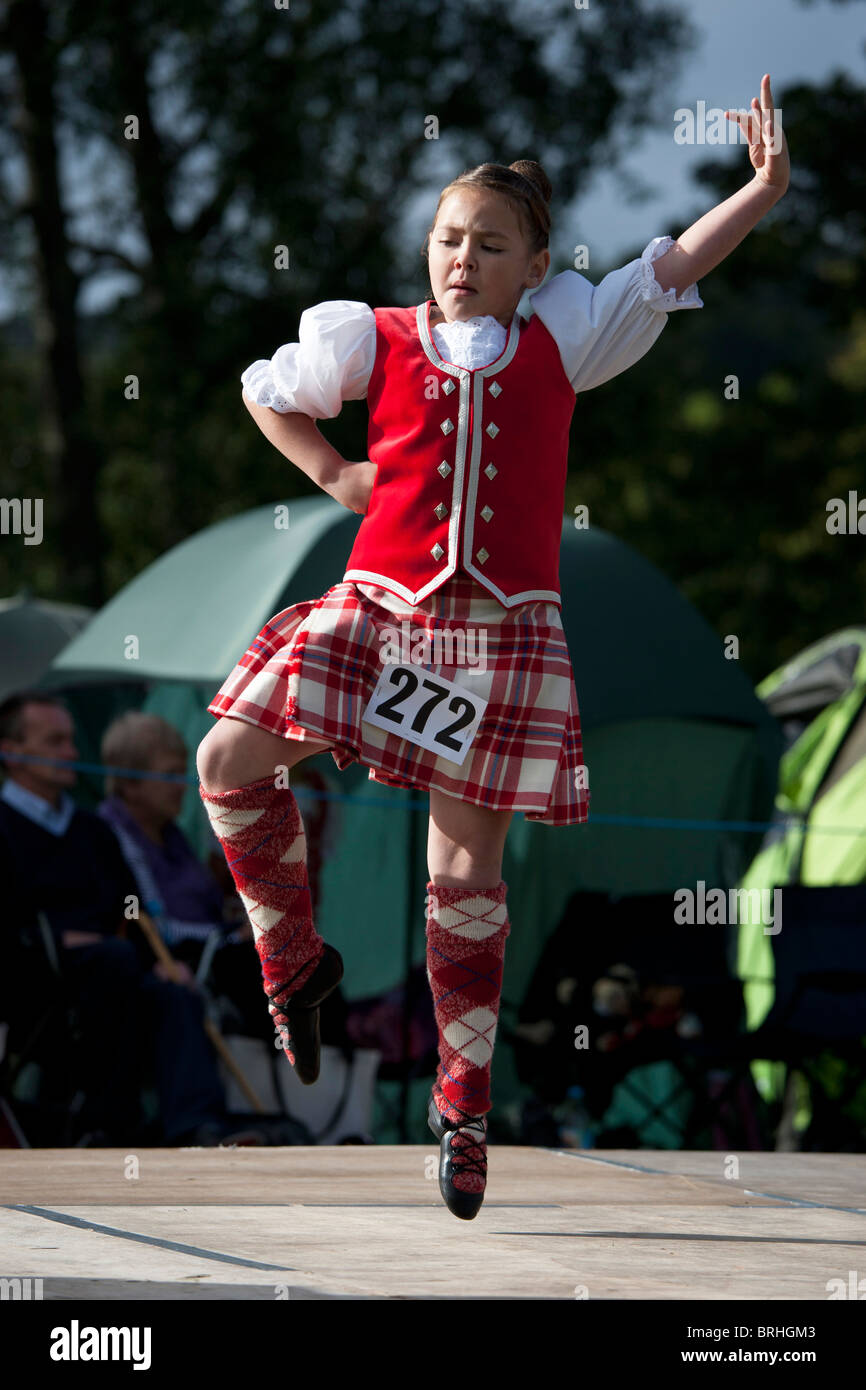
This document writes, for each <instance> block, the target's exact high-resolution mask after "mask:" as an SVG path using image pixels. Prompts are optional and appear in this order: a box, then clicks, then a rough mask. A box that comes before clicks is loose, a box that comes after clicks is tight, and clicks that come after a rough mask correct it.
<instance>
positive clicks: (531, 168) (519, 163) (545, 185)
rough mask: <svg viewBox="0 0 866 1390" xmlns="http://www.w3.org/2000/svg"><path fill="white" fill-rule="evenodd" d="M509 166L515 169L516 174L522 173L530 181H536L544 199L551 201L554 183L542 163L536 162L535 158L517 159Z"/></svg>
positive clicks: (547, 201) (536, 185)
mask: <svg viewBox="0 0 866 1390" xmlns="http://www.w3.org/2000/svg"><path fill="white" fill-rule="evenodd" d="M508 167H509V169H513V170H514V172H515V174H522V175H523V177H524V178H525V179H528V180H529V182H530V183H534V184H535V187H536V188H537V189H538V191H539V193H540V194H541V196H542V198H543V199H544V201H545V202H546V203H549V202H550V199H551V197H552V196H553V185H552V184H551V182H550V179H549V178H548V177H547V175H546V174H545V172H544V170H543V169H542V167H541V165H540V164H538V163H536V161H535V160H534V159H516V160H515V161H514V163H513V164H509V166H508Z"/></svg>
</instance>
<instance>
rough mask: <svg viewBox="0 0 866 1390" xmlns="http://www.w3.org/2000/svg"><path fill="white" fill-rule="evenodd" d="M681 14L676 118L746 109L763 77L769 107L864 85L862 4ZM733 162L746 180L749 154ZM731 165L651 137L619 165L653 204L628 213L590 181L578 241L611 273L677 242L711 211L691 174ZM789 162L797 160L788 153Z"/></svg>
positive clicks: (760, 1)
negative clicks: (683, 34) (845, 77)
mask: <svg viewBox="0 0 866 1390" xmlns="http://www.w3.org/2000/svg"><path fill="white" fill-rule="evenodd" d="M592 3H593V0H590V4H592ZM683 8H684V10H685V11H686V12H687V13H688V15H689V17H690V19H691V22H692V24H693V25H694V26H695V28H696V29H698V30H699V31H700V38H699V41H698V43H697V45H696V47H695V48H694V49H693V50H692V52H691V53H687V54H686V55H685V56H684V57H683V58H682V60H681V64H682V65H681V67H680V69H679V71H678V73H677V74H676V76H675V77H674V78H673V80H672V82H671V84H670V87H671V92H672V94H673V97H674V109H676V108H677V107H689V108H691V109H692V110H695V109H696V107H697V102H698V101H699V100H702V101H704V102H706V106H707V108H710V107H721V108H722V109H724V108H726V107H729V108H734V107H737V108H745V107H748V105H749V103H750V102H751V99H752V97H753V96H755V97H760V94H761V77H762V76H763V74H764V73H765V72H768V73H769V74H770V83H771V85H772V88H773V96H774V98H775V100H776V101H777V102H778V101H780V97H781V94H782V91H783V89H784V88H785V87H786V86H787V85H788V84H789V83H792V82H797V81H803V80H805V81H808V82H810V83H822V82H824V81H826V79H827V78H828V77H829V76H830V75H831V73H833V72H834V71H837V70H839V69H842V70H845V71H847V72H849V73H851V75H852V76H853V77H855V78H856V79H857V80H858V81H859V82H864V81H866V52H864V46H866V4H864V3H863V0H852V3H850V4H848V5H835V4H832V3H830V0H815V3H814V4H811V5H801V4H799V3H798V0H724V3H723V4H719V3H717V2H716V0H690V3H688V2H687V3H686V4H684V6H683ZM781 104H782V121H783V124H784V102H782V103H781ZM729 124H730V125H731V126H733V122H732V121H731V122H729ZM738 154H739V157H740V158H741V159H742V167H743V175H744V180H745V179H748V178H749V177H751V174H752V166H751V164H750V163H749V154H748V149H747V147H746V146H745V145H742V146H740V147H738ZM732 157H733V154H732V153H729V152H726V151H725V150H724V148H723V147H720V146H707V145H703V146H700V145H677V144H675V143H674V139H673V130H672V129H671V130H668V131H664V132H662V131H658V130H653V131H651V132H649V133H648V134H647V135H646V136H645V137H644V138H642V139H640V140H638V141H636V143H635V146H634V149H633V150H631V151H630V152H629V155H628V157H627V158H626V159H625V160H624V161H623V163H624V167H625V168H629V169H633V170H634V172H635V174H637V175H638V176H639V177H640V179H641V182H642V183H645V184H647V185H649V186H650V187H652V189H653V190H654V193H653V196H652V197H650V198H649V199H648V200H647V201H646V202H643V203H639V204H636V205H634V206H630V205H629V204H628V203H626V202H624V200H623V190H622V186H621V183H620V182H619V180H618V177H617V176H616V175H614V174H609V173H607V172H604V173H598V174H597V175H596V176H595V178H594V179H593V181H592V184H591V186H590V187H589V189H587V190H585V191H584V193H583V195H582V197H581V199H580V206H579V209H578V211H579V227H578V229H577V234H576V235H577V236H578V237H579V240H580V241H581V242H583V243H585V244H586V245H588V246H590V247H591V248H593V249H594V250H595V249H596V248H604V252H605V254H604V259H605V260H606V261H609V262H610V263H614V262H617V261H619V260H625V259H626V256H627V255H628V254H630V253H631V250H632V248H633V247H634V246H635V244H636V243H637V242H641V241H642V242H647V241H649V240H650V238H651V237H654V236H663V235H665V234H668V235H670V236H677V235H678V234H679V233H680V232H682V231H684V230H685V227H684V226H682V225H680V223H679V222H678V221H677V218H678V217H682V216H684V215H686V214H687V213H688V212H689V211H692V210H694V209H695V208H697V210H698V213H699V214H700V212H702V211H706V210H707V208H708V207H709V206H711V205H712V202H711V199H712V195H711V194H708V190H706V189H702V188H701V187H700V185H699V184H696V183H695V182H694V181H693V180H692V178H691V174H690V171H691V169H692V168H693V167H694V166H695V165H697V164H700V163H702V162H704V161H705V160H707V159H713V158H732ZM791 159H792V162H794V161H795V160H796V151H792V153H791ZM703 200H707V203H706V207H704V206H703V205H702V204H703ZM585 273H586V274H587V275H588V277H589V279H591V280H593V281H595V280H596V279H597V278H598V277H597V276H596V275H595V273H594V272H593V271H591V270H588V271H587V272H585Z"/></svg>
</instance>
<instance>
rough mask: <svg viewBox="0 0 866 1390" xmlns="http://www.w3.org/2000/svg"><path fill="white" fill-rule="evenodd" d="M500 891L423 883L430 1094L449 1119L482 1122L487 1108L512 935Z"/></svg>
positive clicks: (499, 887)
mask: <svg viewBox="0 0 866 1390" xmlns="http://www.w3.org/2000/svg"><path fill="white" fill-rule="evenodd" d="M506 892H507V885H506V884H505V882H504V880H500V882H499V883H498V884H497V885H496V886H495V887H493V888H464V887H459V888H456V887H453V886H450V885H444V884H435V883H428V884H427V979H428V980H429V981H430V989H431V991H432V993H433V1008H434V1012H435V1015H436V1025H437V1028H438V1031H439V1065H438V1067H437V1069H436V1084H435V1085H434V1088H433V1094H434V1097H435V1099H436V1105H437V1107H438V1109H439V1111H440V1114H442V1115H444V1116H445V1117H446V1119H448V1120H453V1121H457V1120H460V1119H462V1118H463V1117H464V1115H467V1114H468V1115H485V1114H486V1113H487V1111H488V1110H490V1108H491V1102H490V1069H491V1062H492V1058H493V1044H494V1039H495V1036H496V1026H497V1023H498V1020H499V1000H500V996H501V993H502V969H503V962H504V958H505V940H506V937H507V936H508V934H509V932H510V930H511V925H510V923H509V921H508V912H507V908H506V905H505V898H506ZM461 1112H462V1113H461Z"/></svg>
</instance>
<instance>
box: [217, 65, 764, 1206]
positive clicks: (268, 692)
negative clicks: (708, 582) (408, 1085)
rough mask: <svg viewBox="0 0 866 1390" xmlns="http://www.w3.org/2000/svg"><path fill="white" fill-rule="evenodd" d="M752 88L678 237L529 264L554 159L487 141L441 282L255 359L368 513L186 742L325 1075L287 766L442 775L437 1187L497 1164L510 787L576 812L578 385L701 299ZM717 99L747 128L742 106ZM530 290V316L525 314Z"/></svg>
mask: <svg viewBox="0 0 866 1390" xmlns="http://www.w3.org/2000/svg"><path fill="white" fill-rule="evenodd" d="M752 106H753V113H754V108H757V111H756V113H754V114H756V115H757V116H758V117H761V116H762V117H763V124H762V125H761V126H760V130H759V132H758V133H757V134H754V133H753V135H752V139H753V143H752V145H751V146H750V157H751V161H752V164H753V166H754V168H755V175H754V178H753V179H752V180H751V182H750V183H749V184H747V185H746V186H745V187H744V188H742V189H740V191H739V192H738V193H736V194H735V195H734V196H733V197H731V198H728V199H727V200H726V201H725V202H724V203H722V204H720V205H719V206H718V207H717V208H714V209H713V210H712V211H711V212H709V213H707V214H706V215H705V216H704V217H702V218H701V219H700V220H699V221H698V222H696V223H695V225H694V226H693V227H690V228H689V229H688V231H687V232H685V233H683V235H682V236H681V237H680V238H679V239H678V241H674V240H673V239H672V238H671V237H669V236H662V237H654V238H653V240H652V241H651V242H650V243H649V245H648V246H647V247H646V249H645V250H644V252H643V254H642V255H641V256H640V257H638V258H636V259H635V260H633V261H630V262H629V264H628V265H626V266H624V267H623V268H622V269H620V270H615V271H612V272H611V273H610V274H609V275H607V276H606V277H605V278H604V279H603V280H602V281H601V283H600V284H599V285H598V287H597V288H593V286H592V285H591V283H590V282H589V281H588V280H587V279H585V278H584V277H583V276H582V275H579V274H578V273H577V272H576V271H573V270H566V271H563V272H562V273H561V274H559V275H557V276H555V277H554V278H553V279H552V280H551V281H550V282H549V283H548V284H547V285H545V286H544V288H539V286H541V282H542V281H543V280H544V277H545V274H546V272H547V269H548V266H549V262H550V253H549V251H548V249H547V246H548V233H549V227H550V218H549V211H548V201H549V198H550V194H551V188H550V184H549V183H548V180H547V178H546V176H545V174H544V171H543V170H542V169H541V167H540V166H539V165H538V164H536V163H534V162H532V161H529V160H519V161H517V162H516V163H514V164H512V165H511V166H510V167H508V168H506V167H504V166H502V165H498V164H482V165H480V166H479V167H478V168H476V169H473V170H470V171H467V172H466V173H463V174H461V175H460V177H459V178H457V179H455V180H454V182H453V183H450V184H449V185H448V186H447V187H446V188H445V189H444V190H443V192H442V193H441V195H440V198H439V204H438V207H437V210H436V215H435V218H434V222H433V225H432V226H431V228H430V231H429V232H428V236H427V242H426V244H425V251H426V254H427V260H428V268H429V274H430V284H431V290H432V294H431V297H430V298H429V299H428V300H427V301H426V302H424V303H422V304H419V305H417V306H415V307H412V308H385V309H375V310H374V309H371V308H370V307H369V306H368V305H366V304H361V303H357V302H354V301H350V300H335V301H334V300H331V301H326V302H324V303H320V304H317V305H314V306H313V307H312V308H310V309H307V310H306V311H305V312H304V313H303V314H302V315H301V320H300V329H299V340H298V342H293V343H288V344H286V345H284V346H283V347H281V348H279V349H278V351H277V352H276V353H275V355H274V357H273V358H272V359H271V360H270V361H267V360H264V359H262V360H258V361H256V362H254V363H253V364H252V366H250V367H249V368H248V369H247V370H246V371H245V372H244V373H243V376H242V378H241V380H242V382H243V386H244V400H245V403H246V405H247V408H248V409H249V411H250V413H251V414H252V415H253V418H254V419H255V420H256V423H257V424H258V425H259V427H260V428H261V429H262V431H263V433H264V434H265V435H266V437H267V438H268V439H269V440H271V442H272V443H273V444H274V445H275V446H276V447H277V448H278V449H280V450H281V452H282V453H284V454H285V455H286V456H287V457H288V458H289V459H291V460H292V461H293V462H294V463H296V464H297V465H298V467H300V468H301V469H303V471H304V472H305V473H307V474H308V475H309V476H310V477H311V478H313V479H314V480H315V481H316V482H317V483H318V484H319V486H320V487H321V488H322V489H323V490H324V491H325V492H327V493H329V494H330V495H331V496H332V497H334V498H335V499H336V500H337V501H338V502H340V503H342V505H343V506H345V507H348V508H349V509H350V510H351V511H354V512H356V513H362V514H364V521H363V522H362V524H361V526H360V529H359V530H358V534H357V538H356V540H355V544H354V547H353V549H352V552H351V554H350V556H349V560H348V565H347V568H346V572H345V574H344V576H343V581H342V582H341V583H339V584H336V585H335V586H334V587H332V588H331V589H329V590H328V591H327V593H326V594H324V595H323V597H322V598H320V599H318V600H315V601H310V602H304V603H299V604H295V605H293V606H292V607H290V608H287V609H284V610H283V611H282V612H280V613H278V614H276V615H275V616H274V617H273V618H271V619H270V621H269V622H267V623H266V624H265V626H264V627H263V628H262V630H261V632H260V633H259V634H258V636H257V637H256V638H255V640H254V641H253V642H252V644H251V645H250V647H249V648H248V650H247V651H246V653H245V654H244V655H243V656H242V657H241V659H240V661H239V662H238V664H237V666H236V667H235V669H234V670H233V671H232V672H231V674H230V675H229V676H228V678H227V679H226V681H225V682H224V683H223V685H222V686H221V687H220V689H219V691H218V692H217V694H216V695H215V696H214V698H213V700H212V701H211V703H210V704H209V705H208V709H209V711H210V712H211V713H212V714H214V715H216V716H218V717H219V718H218V723H217V724H216V725H215V726H214V728H213V729H212V730H211V731H210V732H209V733H208V735H207V737H206V738H205V739H204V740H203V741H202V743H201V745H200V747H199V752H198V771H199V776H200V778H201V788H200V794H201V798H202V801H203V803H204V806H205V808H206V810H207V813H208V815H209V817H210V819H211V823H212V825H213V827H214V831H215V833H216V834H217V836H218V838H219V839H220V841H221V843H222V845H223V847H224V850H225V854H226V859H227V862H228V864H229V867H230V869H231V871H232V874H233V876H234V879H235V882H236V884H237V887H238V891H239V893H240V895H241V898H242V899H243V902H244V905H245V907H246V908H247V911H248V913H249V917H250V921H251V923H252V926H253V931H254V933H255V938H256V947H257V950H258V953H259V957H260V960H261V966H262V973H263V981H264V988H265V993H266V994H267V995H268V997H269V999H270V1001H271V1002H270V1011H271V1013H272V1015H273V1017H274V1019H275V1021H276V1023H277V1025H278V1026H279V1028H280V1031H281V1037H282V1041H283V1045H284V1047H285V1050H286V1054H287V1056H288V1057H289V1060H290V1061H291V1062H292V1063H293V1064H294V1066H295V1068H296V1071H297V1073H298V1076H299V1077H300V1079H301V1080H302V1081H303V1082H305V1083H306V1084H310V1083H312V1082H314V1081H315V1080H316V1078H317V1076H318V1073H319V1005H320V1004H321V1002H322V1001H323V999H325V998H326V997H327V995H328V994H329V993H330V992H331V991H332V990H333V989H335V988H336V986H337V984H338V983H339V981H340V979H341V977H342V973H343V965H342V959H341V957H340V955H339V953H338V952H337V951H336V950H335V949H334V948H333V947H331V946H329V945H328V944H327V943H325V942H324V941H323V940H322V938H321V937H320V936H319V935H318V933H317V932H316V930H315V928H314V925H313V920H312V915H311V908H310V897H309V889H308V882H307V874H306V843H305V838H304V828H303V824H302V820H301V816H300V813H299V810H298V806H297V802H296V800H295V798H294V796H293V794H292V792H291V790H290V789H289V787H288V785H287V776H286V772H287V770H288V769H290V768H291V767H293V766H295V765H296V764H297V763H298V762H299V761H300V760H301V759H303V758H305V757H309V756H310V755H311V754H313V753H319V752H321V751H323V750H325V749H330V750H331V753H332V756H333V758H334V761H335V762H336V764H337V766H338V767H339V768H341V769H342V768H344V767H346V766H348V764H349V763H350V762H351V761H353V760H358V761H360V762H361V763H362V764H364V765H366V766H367V767H369V769H370V774H369V775H370V777H371V778H374V779H375V780H377V781H380V782H383V783H386V784H389V785H392V786H400V787H416V788H426V789H427V790H429V793H430V820H429V834H428V868H429V873H430V881H429V882H428V884H427V921H426V937H427V974H428V979H429V981H430V986H431V990H432V994H433V1002H434V1009H435V1015H436V1021H437V1025H438V1031H439V1065H438V1068H437V1075H436V1080H435V1082H434V1085H433V1093H432V1096H431V1099H430V1103H429V1107H428V1123H429V1125H430V1128H431V1129H432V1131H433V1133H434V1134H435V1135H436V1137H437V1138H438V1139H439V1141H440V1153H441V1158H440V1169H439V1185H440V1190H441V1193H442V1196H443V1198H444V1200H445V1202H446V1204H447V1205H448V1207H449V1209H450V1210H451V1211H452V1212H453V1213H454V1214H455V1215H457V1216H459V1217H462V1218H463V1219H471V1218H472V1217H474V1216H475V1215H476V1214H477V1212H478V1210H479V1208H480V1206H481V1203H482V1201H483V1196H484V1189H485V1182H486V1167H487V1154H486V1131H487V1121H486V1115H487V1112H488V1111H489V1110H490V1108H491V1101H490V1070H491V1058H492V1054H493V1043H494V1037H495V1032H496V1026H497V1022H498V1012H499V997H500V989H501V984H502V967H503V961H504V952H505V941H506V937H507V936H508V934H509V931H510V923H509V920H508V913H507V908H506V887H507V885H506V884H505V882H504V881H503V879H502V852H503V846H504V842H505V837H506V833H507V831H508V826H509V823H510V821H511V818H512V816H513V814H514V812H515V811H522V812H523V813H524V815H525V816H527V817H529V818H530V819H533V820H537V821H540V822H541V823H543V824H547V825H569V824H580V823H583V822H584V821H586V819H587V817H588V807H589V792H588V790H587V787H586V779H585V776H584V770H583V750H582V741H581V730H580V719H579V713H578V703H577V694H576V691H575V686H574V678H573V673H572V668H571V664H570V661H569V655H568V649H567V646H566V642H565V637H564V633H563V628H562V623H561V619H560V612H559V609H560V602H561V598H560V590H559V545H560V537H561V531H562V518H563V506H564V493H565V483H566V472H567V454H568V437H569V424H570V420H571V416H572V413H573V411H574V405H575V393H576V392H578V391H585V390H588V389H589V388H591V387H593V386H597V385H598V384H599V383H601V382H603V381H607V380H608V379H609V378H610V377H613V376H615V375H616V374H617V373H619V372H622V371H624V370H626V368H627V367H629V366H630V365H631V364H632V363H634V362H636V361H637V360H638V359H639V358H640V357H642V356H643V355H644V353H645V352H647V350H648V349H649V348H650V346H651V345H652V344H653V342H655V340H656V338H657V337H658V335H659V334H660V332H661V331H662V328H663V327H664V325H665V323H666V322H667V314H668V313H670V312H672V311H673V310H676V309H683V308H700V307H702V305H701V300H700V299H699V297H698V292H697V284H696V281H697V279H698V277H699V276H701V275H704V274H706V272H707V271H708V270H710V269H711V268H712V267H713V266H714V265H717V264H718V263H719V261H721V260H722V259H723V258H724V256H726V255H727V254H728V253H729V252H730V251H731V250H732V249H733V247H734V246H736V245H737V244H738V242H740V241H741V240H742V239H743V237H744V236H745V235H746V233H747V232H748V231H749V229H750V228H751V227H752V226H754V224H755V223H756V222H757V221H758V220H759V219H760V218H761V217H762V216H763V215H764V214H765V213H766V212H767V211H768V209H769V208H770V207H771V206H772V205H773V204H774V203H775V202H776V201H777V199H778V198H779V197H781V195H782V193H784V191H785V187H786V186H787V181H788V165H787V154H786V152H785V148H784V137H783V140H782V148H781V151H779V152H778V153H776V154H774V153H773V152H772V150H771V148H770V146H771V142H773V138H774V131H773V123H772V116H773V112H772V98H771V95H770V86H769V78H768V77H766V76H765V77H764V79H763V82H762V89H761V104H760V107H759V106H758V102H757V99H755V100H754V101H753V103H752ZM728 114H729V115H734V116H735V118H736V119H737V120H738V122H739V123H740V124H741V127H743V128H745V126H744V123H745V121H746V120H747V119H748V118H747V116H745V115H741V116H736V115H735V113H728ZM526 289H529V290H532V291H535V292H534V293H533V294H532V310H533V312H532V315H531V317H529V318H528V319H527V318H524V317H522V316H521V315H520V314H519V313H518V312H517V306H518V302H519V300H520V298H521V296H522V294H523V292H524V290H526ZM363 397H366V399H367V403H368V408H369V416H370V423H369V432H368V453H369V458H368V459H365V460H363V461H361V462H357V463H351V462H347V461H346V460H345V459H343V458H342V457H341V456H340V455H339V454H338V453H337V451H336V450H335V449H333V448H332V447H331V446H330V445H329V444H328V443H327V442H326V441H325V440H324V439H323V438H322V436H321V435H320V433H319V431H318V429H317V427H316V424H315V421H316V420H317V419H322V418H330V417H333V416H335V415H337V414H338V413H339V411H340V407H341V403H342V402H343V401H344V400H357V399H360V398H363ZM404 624H408V631H409V632H410V634H411V638H412V641H413V644H414V643H415V642H416V641H417V639H418V637H419V636H420V637H421V638H422V649H421V654H420V655H418V653H417V647H416V646H415V645H413V647H412V651H411V653H409V652H408V651H407V650H405V649H403V650H401V651H400V654H399V655H398V656H396V657H395V656H394V652H393V647H394V634H395V632H396V633H401V632H403V631H405V630H406V629H405V628H404ZM461 637H462V638H463V639H464V641H465V647H461V642H460V638H461ZM455 638H456V646H457V651H456V653H455V650H454V647H453V646H452V645H451V643H453V642H454V641H455ZM479 646H480V647H481V648H482V649H483V650H484V652H485V656H484V660H483V661H479V660H478V652H479ZM461 651H462V652H463V653H464V654H465V653H467V652H468V653H471V654H472V655H471V658H469V659H466V660H461V659H460V656H461ZM431 654H432V659H431ZM385 906H386V899H385V897H384V894H383V908H384V907H385Z"/></svg>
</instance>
